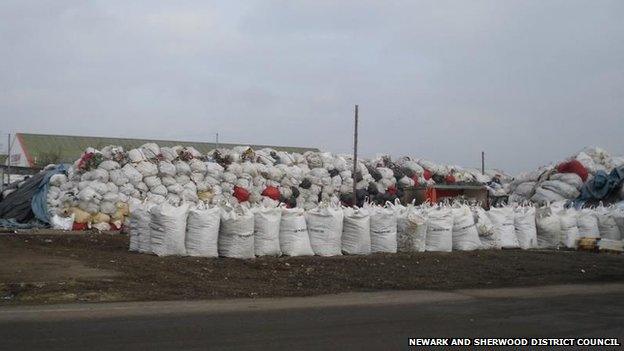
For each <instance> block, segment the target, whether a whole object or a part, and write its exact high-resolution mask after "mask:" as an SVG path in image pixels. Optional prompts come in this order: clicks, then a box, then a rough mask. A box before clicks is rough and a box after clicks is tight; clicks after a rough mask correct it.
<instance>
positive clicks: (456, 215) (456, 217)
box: [451, 205, 481, 251]
mask: <svg viewBox="0 0 624 351" xmlns="http://www.w3.org/2000/svg"><path fill="white" fill-rule="evenodd" d="M451 211H452V214H453V236H452V239H453V241H452V242H453V250H459V251H471V250H477V249H479V248H480V247H481V241H480V240H479V233H478V232H477V227H476V225H475V221H474V217H473V216H472V212H471V211H470V208H469V207H468V206H466V205H461V206H454V207H453V209H452V210H451Z"/></svg>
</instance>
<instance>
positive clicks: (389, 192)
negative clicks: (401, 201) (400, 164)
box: [386, 186, 397, 195]
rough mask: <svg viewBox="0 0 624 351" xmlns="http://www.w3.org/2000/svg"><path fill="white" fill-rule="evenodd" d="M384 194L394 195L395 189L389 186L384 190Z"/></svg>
mask: <svg viewBox="0 0 624 351" xmlns="http://www.w3.org/2000/svg"><path fill="white" fill-rule="evenodd" d="M386 192H387V193H388V194H390V195H396V193H397V189H396V188H395V187H393V186H389V187H388V189H386Z"/></svg>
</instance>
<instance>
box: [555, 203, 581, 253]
mask: <svg viewBox="0 0 624 351" xmlns="http://www.w3.org/2000/svg"><path fill="white" fill-rule="evenodd" d="M559 221H560V224H561V241H562V242H563V244H564V245H565V247H568V248H576V246H577V240H578V239H579V229H578V211H577V210H576V209H574V208H567V209H564V210H562V211H560V212H559Z"/></svg>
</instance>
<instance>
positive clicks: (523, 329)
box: [0, 284, 624, 351]
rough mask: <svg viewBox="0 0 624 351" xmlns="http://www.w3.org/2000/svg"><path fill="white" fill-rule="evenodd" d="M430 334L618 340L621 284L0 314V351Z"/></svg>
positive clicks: (290, 343)
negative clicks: (583, 337)
mask: <svg viewBox="0 0 624 351" xmlns="http://www.w3.org/2000/svg"><path fill="white" fill-rule="evenodd" d="M436 336H437V337H582V336H585V337H618V338H620V342H624V285H623V284H608V285H589V286H588V285H575V286H555V287H540V288H521V289H493V290H460V291H453V292H431V291H406V292H376V293H357V294H341V295H335V296H321V297H310V298H286V299H257V300H226V301H194V302H150V303H113V304H84V305H59V306H30V307H3V308H0V349H2V350H35V349H40V350H43V349H45V350H85V349H88V350H116V351H119V350H207V349H210V350H247V349H256V350H258V349H289V350H322V349H325V350H336V349H343V350H352V349H353V350H355V349H357V350H400V349H407V338H408V337H436ZM545 349H547V348H545ZM605 349H608V348H602V350H605Z"/></svg>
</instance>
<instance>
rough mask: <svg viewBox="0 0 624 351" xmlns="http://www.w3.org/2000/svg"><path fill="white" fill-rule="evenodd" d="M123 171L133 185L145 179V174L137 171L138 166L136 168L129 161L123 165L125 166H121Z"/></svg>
mask: <svg viewBox="0 0 624 351" xmlns="http://www.w3.org/2000/svg"><path fill="white" fill-rule="evenodd" d="M121 171H122V172H123V174H124V175H125V176H126V178H128V181H130V183H132V185H135V184H136V183H138V182H140V181H141V180H142V179H143V175H142V174H141V172H139V171H137V170H136V168H134V167H133V166H132V165H131V164H129V163H128V164H126V165H125V166H123V168H121ZM113 182H114V180H113ZM117 185H119V184H117ZM122 185H123V184H122Z"/></svg>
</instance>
